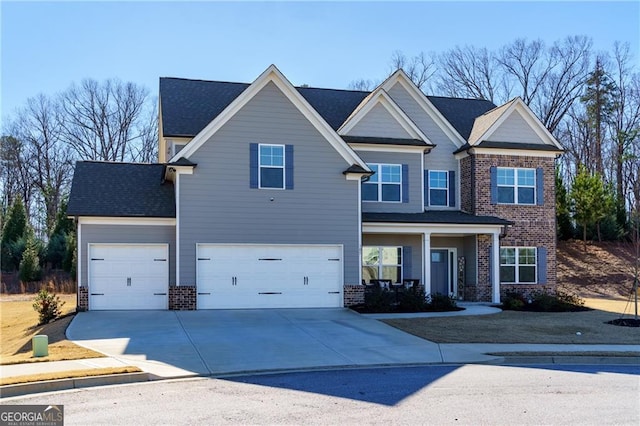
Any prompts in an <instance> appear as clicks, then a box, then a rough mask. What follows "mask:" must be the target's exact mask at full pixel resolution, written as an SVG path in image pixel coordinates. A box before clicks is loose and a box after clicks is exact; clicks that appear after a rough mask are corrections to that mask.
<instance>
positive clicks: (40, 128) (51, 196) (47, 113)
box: [14, 94, 73, 232]
mask: <svg viewBox="0 0 640 426" xmlns="http://www.w3.org/2000/svg"><path fill="white" fill-rule="evenodd" d="M14 129H15V130H14V131H15V134H16V135H17V136H18V138H19V139H20V140H21V141H22V142H23V143H24V148H25V150H26V158H27V159H28V164H27V170H28V173H29V177H30V180H31V182H32V184H33V186H34V187H35V188H36V189H37V191H38V195H39V199H40V200H41V201H42V203H43V207H44V212H43V213H44V220H45V229H46V230H47V232H50V231H51V230H52V229H53V227H54V225H55V221H56V214H57V211H58V207H59V205H60V201H61V199H62V197H63V195H64V193H65V192H66V190H67V187H68V184H69V180H70V177H71V174H72V172H73V161H72V155H71V150H70V148H69V146H68V145H67V144H66V143H65V142H64V140H63V139H62V136H63V133H62V116H61V111H60V105H59V103H57V100H56V99H51V98H50V97H47V96H45V95H42V94H41V95H38V96H36V97H34V98H30V99H28V100H27V105H26V107H24V108H22V109H21V110H19V111H18V113H17V115H16V118H15V121H14ZM33 213H34V212H33V211H31V216H30V217H33Z"/></svg>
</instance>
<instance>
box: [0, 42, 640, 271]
mask: <svg viewBox="0 0 640 426" xmlns="http://www.w3.org/2000/svg"><path fill="white" fill-rule="evenodd" d="M636 61H637V58H633V57H632V55H631V52H630V51H629V45H628V44H622V43H616V44H614V45H613V47H612V49H611V51H609V52H596V51H595V50H594V49H593V46H592V41H591V40H590V39H589V38H587V37H584V36H571V37H567V38H565V39H562V40H558V41H556V42H554V43H552V44H545V43H544V42H543V41H541V40H526V39H517V40H515V41H513V42H510V43H507V44H505V45H504V46H502V47H500V48H498V49H495V50H490V49H487V48H484V47H476V46H473V45H467V46H457V47H455V48H452V49H449V50H447V51H444V52H419V53H418V54H416V55H413V56H411V55H406V54H404V53H403V52H401V51H396V52H394V53H393V54H392V55H391V58H390V60H389V70H388V71H389V72H393V71H395V70H396V69H398V68H402V69H403V70H404V71H405V72H406V73H407V75H408V76H409V77H410V78H411V79H412V81H413V82H414V83H415V84H416V85H417V86H418V87H419V88H420V89H421V90H422V91H423V92H425V93H426V94H428V95H436V96H451V97H468V98H478V99H486V100H489V101H492V102H494V103H495V104H498V105H499V104H502V103H504V102H506V101H508V100H509V99H511V98H513V97H515V96H520V97H521V98H522V99H523V101H524V102H525V103H526V104H527V105H528V106H529V107H530V108H531V109H532V110H533V112H534V113H535V114H536V115H537V116H538V117H539V118H540V120H541V121H542V123H543V124H544V125H545V126H546V127H547V128H548V129H549V131H550V132H551V133H552V134H553V135H554V136H555V137H556V138H557V139H558V140H559V141H560V143H561V144H562V145H563V146H564V147H565V150H566V152H565V153H564V155H563V156H562V157H560V159H559V160H558V161H557V174H556V185H557V191H556V199H557V207H558V208H557V219H558V220H557V223H558V236H559V237H560V238H573V237H582V238H584V239H585V240H586V239H587V238H599V239H623V238H628V235H629V233H630V227H631V226H630V220H629V218H630V217H637V215H638V212H639V211H640V73H639V70H638V68H637V65H636V63H637V62H636ZM380 81H381V80H378V81H373V80H364V79H360V80H355V81H353V82H352V83H351V84H350V88H351V89H359V90H371V89H372V88H374V87H375V86H376V85H377V84H379V83H380ZM157 119H158V117H157V101H156V99H155V98H154V97H152V96H151V95H150V93H149V90H148V89H146V88H145V87H142V86H139V85H137V84H135V83H131V82H122V81H120V80H118V79H108V80H104V81H101V82H99V81H96V80H93V79H85V80H83V81H81V82H80V83H74V84H72V85H71V86H70V87H69V88H67V90H65V91H63V92H62V93H58V94H52V95H51V94H49V95H48V94H39V95H37V96H34V97H32V98H29V99H28V100H27V101H26V103H25V104H24V105H23V106H22V107H21V108H19V109H18V110H17V111H16V112H15V114H14V115H13V116H12V117H11V118H10V119H9V120H7V121H6V122H5V123H4V124H3V129H2V135H3V136H2V137H0V166H1V168H0V197H1V199H0V219H2V223H3V225H2V233H3V234H2V269H3V270H15V269H19V268H20V262H21V261H22V257H23V256H22V254H23V253H24V252H26V251H27V247H29V248H30V249H29V251H28V253H29V256H30V257H31V258H33V257H34V255H37V256H35V257H38V261H39V262H40V264H41V265H42V264H44V263H47V264H49V265H61V264H62V261H63V260H61V259H64V256H65V254H64V253H66V252H67V251H68V246H70V245H71V244H75V243H74V242H73V241H74V237H73V235H72V232H71V231H69V229H68V228H67V226H68V224H67V225H60V218H61V217H64V215H65V213H64V210H65V206H66V197H67V196H68V192H69V188H70V183H71V182H70V180H71V176H72V175H73V166H74V163H75V161H76V160H100V161H135V162H152V161H156V159H157V149H158V144H157V140H158V134H157V131H158V123H157ZM21 209H23V210H24V215H25V217H26V218H27V220H26V222H25V226H24V227H21V226H15V223H14V222H15V221H14V219H13V216H14V215H16V214H17V215H18V216H19V215H20V213H15V212H16V211H19V210H21ZM633 215H635V216H633ZM11 223H14V224H13V225H11V226H10V224H11ZM20 223H22V222H21V220H18V225H19V224H20ZM7 227H13V228H15V229H13V228H12V229H11V230H8V229H6V228H7ZM16 229H17V230H16ZM49 251H51V254H49ZM56 253H57V254H56ZM56 259H57V260H56ZM67 261H69V259H67ZM5 268H8V269H5Z"/></svg>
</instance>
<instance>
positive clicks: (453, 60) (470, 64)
mask: <svg viewBox="0 0 640 426" xmlns="http://www.w3.org/2000/svg"><path fill="white" fill-rule="evenodd" d="M498 66H499V63H498V61H497V60H496V56H495V54H494V53H493V52H490V51H489V50H487V49H486V48H477V47H474V46H465V47H459V46H457V47H455V48H453V49H451V50H449V51H447V52H445V53H443V54H442V55H440V57H439V70H440V73H439V82H438V89H439V90H440V91H442V92H444V94H446V95H447V96H455V97H470V98H479V99H486V100H489V101H491V102H503V101H506V97H507V96H508V95H507V96H505V93H504V92H508V90H505V89H506V86H505V82H504V79H503V74H502V73H501V72H500V70H499V69H498Z"/></svg>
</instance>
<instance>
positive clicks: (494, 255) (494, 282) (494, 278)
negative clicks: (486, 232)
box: [491, 232, 500, 303]
mask: <svg viewBox="0 0 640 426" xmlns="http://www.w3.org/2000/svg"><path fill="white" fill-rule="evenodd" d="M491 262H492V263H493V265H491V288H492V290H493V297H492V302H493V303H500V234H499V233H498V232H494V233H493V241H492V243H491Z"/></svg>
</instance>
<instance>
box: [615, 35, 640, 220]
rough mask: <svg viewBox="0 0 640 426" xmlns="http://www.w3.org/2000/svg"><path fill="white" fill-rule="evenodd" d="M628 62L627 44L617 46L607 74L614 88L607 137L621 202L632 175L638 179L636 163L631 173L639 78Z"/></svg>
mask: <svg viewBox="0 0 640 426" xmlns="http://www.w3.org/2000/svg"><path fill="white" fill-rule="evenodd" d="M631 60H632V59H631V54H630V52H629V44H620V43H616V44H615V45H614V49H613V64H612V66H611V72H610V75H611V78H612V79H613V82H614V83H615V86H616V87H615V92H614V99H615V101H614V102H613V110H612V112H611V119H610V120H609V126H610V129H609V133H610V134H611V137H612V139H613V149H612V151H613V152H612V155H611V157H612V161H611V163H613V164H612V166H613V167H612V170H614V171H615V177H614V179H613V181H615V185H616V193H617V195H618V199H619V200H624V199H625V195H627V198H628V197H629V196H631V195H632V194H633V191H632V188H633V182H632V181H631V179H632V176H633V175H635V176H636V177H637V175H638V164H637V161H636V164H635V170H634V159H636V160H637V158H638V157H639V156H640V149H639V148H638V145H640V74H639V73H638V72H635V73H634V72H633V69H632V66H631ZM627 176H628V177H629V178H627ZM636 180H637V179H636ZM625 201H626V202H627V203H628V207H629V209H632V208H633V206H634V204H633V203H632V200H631V199H627V200H625Z"/></svg>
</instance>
